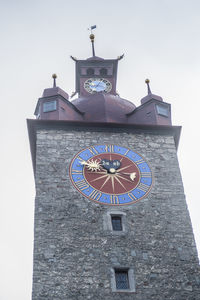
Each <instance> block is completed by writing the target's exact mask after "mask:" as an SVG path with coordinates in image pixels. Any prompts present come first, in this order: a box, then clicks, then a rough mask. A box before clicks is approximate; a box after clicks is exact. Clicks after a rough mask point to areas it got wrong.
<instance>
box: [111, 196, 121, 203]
mask: <svg viewBox="0 0 200 300" xmlns="http://www.w3.org/2000/svg"><path fill="white" fill-rule="evenodd" d="M110 203H111V204H119V197H118V196H115V195H111V196H110Z"/></svg>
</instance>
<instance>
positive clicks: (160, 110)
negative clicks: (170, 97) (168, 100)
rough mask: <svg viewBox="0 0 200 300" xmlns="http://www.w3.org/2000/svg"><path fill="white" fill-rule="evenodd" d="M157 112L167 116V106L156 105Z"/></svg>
mask: <svg viewBox="0 0 200 300" xmlns="http://www.w3.org/2000/svg"><path fill="white" fill-rule="evenodd" d="M156 109H157V113H158V114H159V115H161V116H164V117H168V115H169V108H168V106H164V105H156Z"/></svg>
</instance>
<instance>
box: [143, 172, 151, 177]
mask: <svg viewBox="0 0 200 300" xmlns="http://www.w3.org/2000/svg"><path fill="white" fill-rule="evenodd" d="M141 176H142V177H148V178H150V177H151V173H150V172H141Z"/></svg>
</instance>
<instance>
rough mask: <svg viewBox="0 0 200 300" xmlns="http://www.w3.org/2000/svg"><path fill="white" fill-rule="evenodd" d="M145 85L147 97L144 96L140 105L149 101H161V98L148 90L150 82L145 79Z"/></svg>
mask: <svg viewBox="0 0 200 300" xmlns="http://www.w3.org/2000/svg"><path fill="white" fill-rule="evenodd" d="M145 83H146V84H147V96H145V97H143V98H142V99H141V104H144V103H146V102H148V101H150V100H158V101H163V99H162V97H160V96H158V95H155V94H152V92H151V89H150V85H149V83H150V80H149V79H146V80H145Z"/></svg>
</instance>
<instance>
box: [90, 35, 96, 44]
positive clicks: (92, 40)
mask: <svg viewBox="0 0 200 300" xmlns="http://www.w3.org/2000/svg"><path fill="white" fill-rule="evenodd" d="M94 37H95V36H94V34H93V33H91V34H90V39H91V42H94Z"/></svg>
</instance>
